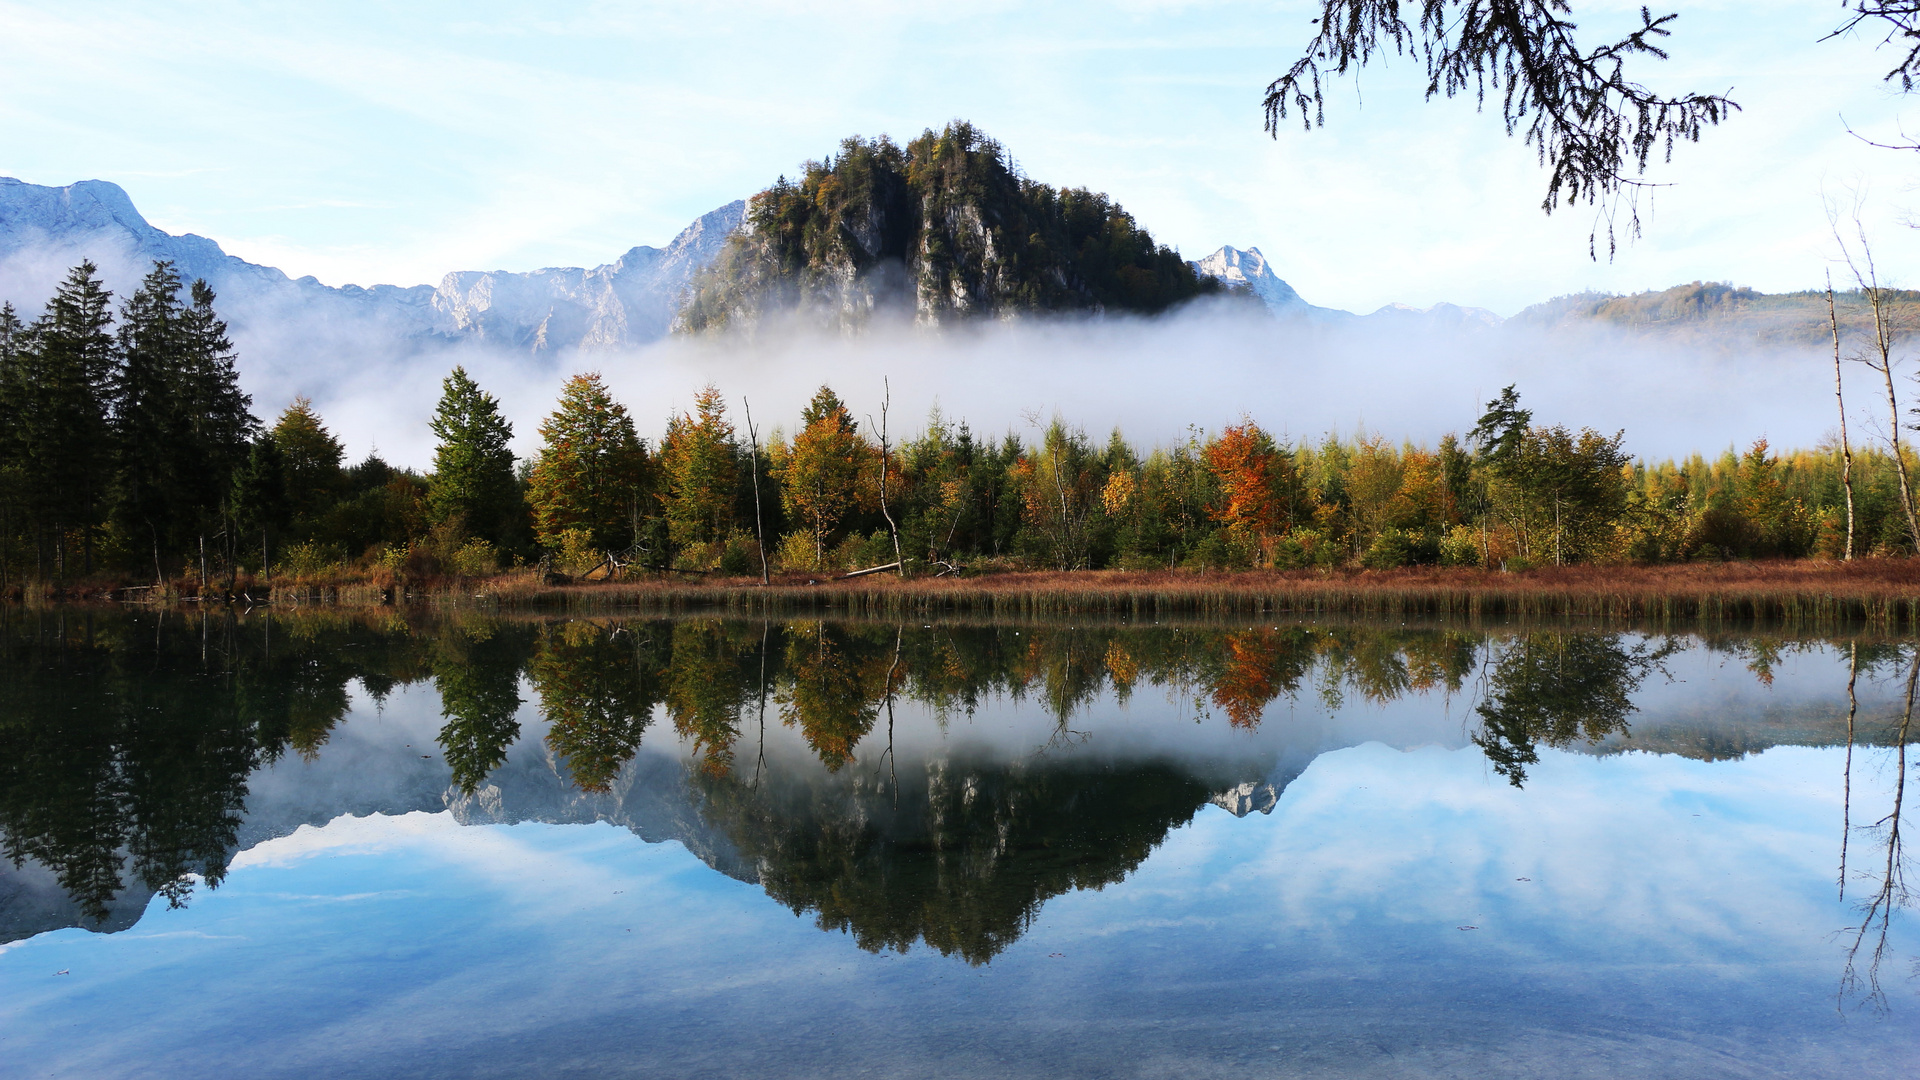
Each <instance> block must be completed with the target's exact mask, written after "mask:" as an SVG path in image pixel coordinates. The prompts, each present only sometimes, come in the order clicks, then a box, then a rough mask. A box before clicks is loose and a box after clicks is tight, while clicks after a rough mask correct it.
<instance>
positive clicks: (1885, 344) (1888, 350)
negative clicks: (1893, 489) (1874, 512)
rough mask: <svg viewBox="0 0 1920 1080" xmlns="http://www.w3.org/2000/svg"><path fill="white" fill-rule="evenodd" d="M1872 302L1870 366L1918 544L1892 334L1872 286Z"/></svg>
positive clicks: (1912, 539)
mask: <svg viewBox="0 0 1920 1080" xmlns="http://www.w3.org/2000/svg"><path fill="white" fill-rule="evenodd" d="M1868 295H1869V296H1871V297H1872V300H1873V336H1874V352H1875V353H1876V354H1877V357H1878V362H1877V363H1876V364H1874V365H1873V366H1875V367H1877V368H1878V369H1879V371H1880V375H1881V377H1882V378H1884V379H1885V380H1886V385H1887V420H1888V423H1889V424H1890V425H1891V430H1890V431H1889V432H1888V433H1887V440H1888V441H1889V442H1890V443H1892V445H1893V471H1894V472H1895V474H1897V475H1898V476H1899V477H1900V509H1901V510H1903V511H1905V512H1906V515H1907V542H1908V543H1910V544H1915V545H1920V516H1916V514H1915V512H1914V508H1913V481H1912V479H1911V478H1909V477H1908V476H1907V459H1906V457H1905V455H1903V454H1902V453H1901V452H1900V403H1899V401H1898V400H1897V399H1896V398H1895V396H1894V392H1893V331H1892V328H1891V327H1889V326H1887V322H1886V320H1887V316H1886V300H1885V298H1884V297H1882V296H1881V295H1880V288H1879V286H1878V285H1875V286H1874V287H1873V288H1872V289H1871V290H1870V291H1869V293H1868Z"/></svg>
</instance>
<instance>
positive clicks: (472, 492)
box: [427, 367, 527, 546]
mask: <svg viewBox="0 0 1920 1080" xmlns="http://www.w3.org/2000/svg"><path fill="white" fill-rule="evenodd" d="M441 387H442V389H441V394H440V405H439V407H438V408H437V409H436V410H435V411H434V415H433V419H432V421H430V423H429V427H431V428H432V430H433V434H434V437H435V438H437V439H439V445H438V446H437V447H436V448H435V450H434V454H433V479H432V480H431V481H430V482H429V483H428V485H427V510H428V516H429V520H431V521H432V522H433V523H434V524H436V525H438V524H442V523H446V522H453V521H458V522H462V523H463V524H464V527H465V529H466V530H467V532H468V533H469V534H471V535H475V536H479V537H482V538H484V539H487V540H490V541H492V542H493V543H496V544H501V545H505V546H511V545H513V544H516V543H518V542H519V541H520V539H521V536H522V535H523V534H524V532H525V531H526V516H527V508H526V500H525V499H524V498H523V497H522V496H521V494H520V485H519V483H518V482H517V481H516V480H515V479H514V475H513V450H512V449H511V448H510V447H509V445H508V444H509V443H510V442H511V441H512V439H513V425H511V424H509V423H508V422H507V420H506V418H505V417H503V416H501V415H500V403H499V402H498V401H497V400H495V399H494V397H493V395H492V394H488V393H486V392H484V391H482V390H481V389H480V387H479V386H478V385H477V384H476V383H474V381H473V380H472V379H471V378H469V377H468V375H467V370H466V368H464V367H456V368H454V369H453V372H452V373H451V374H449V375H448V376H447V378H446V381H445V382H444V383H442V384H441Z"/></svg>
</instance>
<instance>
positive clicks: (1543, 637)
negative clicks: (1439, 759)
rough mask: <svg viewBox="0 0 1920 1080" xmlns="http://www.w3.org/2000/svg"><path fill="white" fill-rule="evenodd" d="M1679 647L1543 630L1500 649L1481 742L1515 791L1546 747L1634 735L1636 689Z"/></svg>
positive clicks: (1477, 738) (1484, 706) (1483, 707)
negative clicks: (1541, 748)
mask: <svg viewBox="0 0 1920 1080" xmlns="http://www.w3.org/2000/svg"><path fill="white" fill-rule="evenodd" d="M1674 648H1675V646H1673V645H1672V644H1668V645H1664V646H1662V647H1660V648H1659V649H1654V648H1653V647H1651V646H1650V645H1648V644H1646V643H1644V642H1640V643H1635V644H1632V645H1628V644H1626V643H1624V642H1623V641H1622V639H1621V637H1620V635H1618V634H1597V633H1568V632H1558V631H1542V632H1537V633H1529V634H1521V635H1518V636H1516V637H1515V638H1514V639H1513V640H1512V641H1510V642H1508V643H1507V644H1506V645H1505V646H1504V647H1502V648H1500V649H1499V650H1498V651H1497V652H1496V654H1495V656H1494V658H1493V661H1492V664H1491V667H1492V673H1491V674H1490V675H1489V676H1488V678H1487V695H1486V700H1484V701H1483V702H1481V703H1480V704H1479V705H1478V706H1476V707H1475V708H1474V711H1475V712H1476V713H1478V714H1479V716H1480V720H1481V724H1482V728H1481V730H1480V732H1478V733H1477V734H1475V735H1474V736H1473V741H1474V743H1475V745H1477V746H1479V747H1480V749H1481V750H1482V751H1483V752H1484V753H1485V754H1486V755H1487V759H1488V760H1489V761H1491V762H1492V763H1493V770H1494V771H1495V772H1497V773H1499V774H1500V775H1502V776H1505V777H1506V778H1507V779H1508V780H1509V781H1510V782H1511V783H1512V784H1513V786H1514V787H1519V786H1521V785H1522V784H1524V783H1526V779H1527V766H1529V765H1532V764H1535V763H1537V762H1538V761H1539V760H1540V751H1539V744H1540V743H1546V744H1547V745H1549V746H1567V745H1569V744H1571V743H1573V742H1574V741H1576V740H1580V739H1584V740H1586V741H1587V742H1598V741H1600V740H1601V739H1604V738H1606V737H1607V736H1608V735H1613V734H1616V733H1617V734H1622V735H1624V734H1626V733H1627V717H1628V716H1630V715H1632V714H1633V711H1634V707H1633V692H1634V691H1635V690H1637V689H1639V688H1640V683H1641V681H1642V680H1643V679H1645V678H1646V677H1647V674H1648V673H1649V672H1651V671H1653V670H1654V669H1656V668H1657V667H1658V666H1659V664H1660V662H1661V661H1662V660H1663V659H1665V658H1666V657H1667V656H1669V655H1671V653H1672V652H1673V649H1674Z"/></svg>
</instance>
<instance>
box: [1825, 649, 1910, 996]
mask: <svg viewBox="0 0 1920 1080" xmlns="http://www.w3.org/2000/svg"><path fill="white" fill-rule="evenodd" d="M1863 651H1864V650H1862V649H1861V648H1860V647H1859V646H1857V645H1856V646H1855V647H1854V648H1853V649H1852V650H1851V656H1850V663H1849V667H1848V675H1847V760H1846V776H1845V786H1844V799H1845V811H1844V813H1843V817H1842V821H1841V830H1840V897H1841V899H1842V900H1845V899H1846V895H1847V878H1848V874H1847V854H1848V849H1849V846H1850V841H1851V839H1852V836H1853V834H1854V833H1855V832H1859V833H1861V834H1862V835H1864V836H1866V837H1867V838H1868V839H1869V840H1870V841H1871V842H1872V843H1873V844H1874V846H1875V847H1876V848H1877V849H1878V850H1877V851H1876V852H1875V855H1874V857H1873V858H1870V859H1869V860H1867V869H1866V870H1864V871H1857V872H1856V875H1855V876H1857V877H1858V878H1859V879H1860V880H1862V881H1863V882H1866V883H1868V884H1869V885H1870V888H1868V889H1867V891H1866V895H1865V898H1864V899H1860V900H1858V901H1856V902H1855V904H1854V907H1855V910H1856V911H1858V912H1859V915H1860V923H1859V925H1857V926H1853V927H1849V928H1848V929H1850V930H1851V931H1852V932H1853V937H1852V940H1851V941H1850V942H1849V943H1848V947H1847V959H1846V965H1845V966H1844V967H1843V968H1842V969H1841V973H1840V994H1839V999H1840V1003H1841V1004H1842V1005H1844V1004H1845V1003H1846V1001H1847V1000H1848V999H1849V998H1857V999H1858V1000H1859V1001H1860V1003H1861V1005H1862V1006H1863V1007H1865V1008H1867V1009H1869V1010H1871V1011H1873V1012H1876V1013H1880V1014H1882V1015H1884V1014H1885V1013H1886V1012H1887V993H1886V989H1885V987H1883V986H1882V985H1881V982H1880V974H1881V970H1882V968H1884V967H1885V965H1886V962H1887V960H1888V958H1889V956H1888V953H1889V949H1888V944H1887V939H1888V936H1889V935H1890V933H1891V932H1892V930H1893V915H1894V912H1895V911H1897V910H1899V909H1901V908H1905V907H1910V906H1912V904H1913V892H1912V890H1911V889H1910V888H1909V887H1908V885H1907V865H1906V863H1907V860H1906V851H1905V843H1904V840H1903V838H1902V836H1901V813H1902V809H1903V806H1904V803H1905V797H1906V787H1907V744H1908V742H1909V741H1910V740H1911V739H1912V738H1913V735H1914V732H1913V706H1914V696H1915V691H1916V690H1920V648H1912V649H1908V650H1906V651H1907V652H1908V653H1910V658H1908V659H1907V662H1906V664H1905V665H1904V666H1905V668H1906V678H1905V683H1906V686H1905V694H1904V696H1903V698H1902V707H1901V711H1900V718H1899V726H1898V727H1897V728H1896V732H1895V737H1894V739H1893V749H1892V757H1893V762H1892V765H1893V770H1894V775H1893V793H1892V797H1891V799H1890V800H1889V802H1890V803H1891V805H1890V807H1889V808H1888V810H1887V812H1886V814H1885V815H1883V816H1881V817H1880V818H1878V819H1876V820H1874V821H1871V822H1869V823H1867V824H1865V825H1855V824H1854V823H1853V748H1854V733H1855V726H1856V725H1855V718H1856V714H1857V712H1858V703H1857V697H1856V693H1855V682H1856V680H1857V678H1858V676H1859V674H1860V673H1861V672H1863V671H1865V672H1869V673H1871V672H1873V671H1875V670H1886V669H1890V668H1895V667H1898V666H1900V665H1899V660H1900V659H1902V658H1901V657H1900V655H1899V653H1900V650H1898V649H1896V648H1891V647H1885V646H1883V647H1881V648H1878V649H1874V650H1872V651H1871V652H1868V653H1867V655H1862V653H1863ZM1863 951H1864V952H1865V953H1866V964H1865V968H1864V970H1863V969H1862V966H1861V953H1862V952H1863ZM1914 974H1915V976H1916V977H1920V961H1916V962H1915V965H1914Z"/></svg>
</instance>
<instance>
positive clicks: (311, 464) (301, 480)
mask: <svg viewBox="0 0 1920 1080" xmlns="http://www.w3.org/2000/svg"><path fill="white" fill-rule="evenodd" d="M273 444H274V447H275V448H276V449H277V450H278V451H279V452H280V462H281V470H282V475H283V476H284V477H285V478H286V492H287V505H288V508H289V509H290V510H291V511H292V513H293V515H294V517H296V518H307V519H311V518H313V517H315V516H317V515H319V514H321V513H324V512H325V511H326V510H327V508H329V507H331V506H332V505H333V504H334V502H336V501H337V500H338V499H339V497H340V494H341V489H342V487H343V486H344V477H343V476H342V475H341V471H340V462H341V461H342V460H343V459H344V458H345V456H346V449H345V448H344V447H342V446H341V445H340V440H338V439H336V438H334V437H333V433H332V432H330V431H328V430H327V428H326V425H325V424H323V423H321V421H320V414H319V413H317V412H315V411H314V410H313V402H312V401H309V400H308V399H306V398H304V397H301V398H295V399H294V400H293V404H291V405H289V406H287V411H286V412H284V413H281V414H280V421H279V422H278V423H276V424H275V425H274V426H273Z"/></svg>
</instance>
